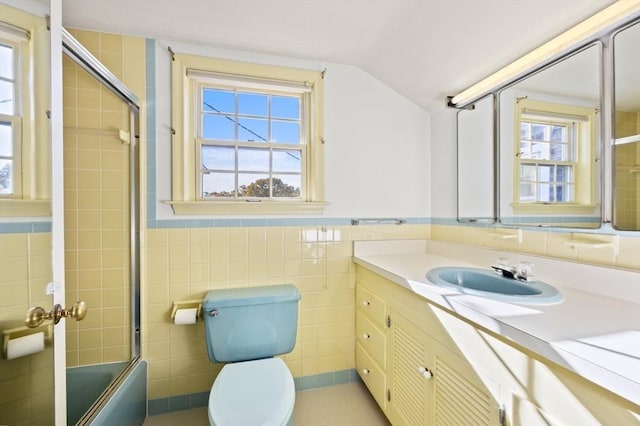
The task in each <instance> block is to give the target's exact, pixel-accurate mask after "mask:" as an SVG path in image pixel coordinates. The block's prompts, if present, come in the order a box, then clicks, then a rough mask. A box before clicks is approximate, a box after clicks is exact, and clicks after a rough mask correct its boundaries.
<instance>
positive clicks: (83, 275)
mask: <svg viewBox="0 0 640 426" xmlns="http://www.w3.org/2000/svg"><path fill="white" fill-rule="evenodd" d="M101 287H102V271H101V269H99V268H95V269H81V270H79V271H78V288H79V289H82V290H91V289H99V288H101Z"/></svg>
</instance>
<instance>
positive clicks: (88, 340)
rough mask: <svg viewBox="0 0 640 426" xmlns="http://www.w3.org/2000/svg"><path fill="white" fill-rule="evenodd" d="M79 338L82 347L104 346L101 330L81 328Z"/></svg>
mask: <svg viewBox="0 0 640 426" xmlns="http://www.w3.org/2000/svg"><path fill="white" fill-rule="evenodd" d="M78 340H79V342H80V348H81V349H94V348H102V333H101V332H100V330H95V329H92V330H80V331H79V332H78Z"/></svg>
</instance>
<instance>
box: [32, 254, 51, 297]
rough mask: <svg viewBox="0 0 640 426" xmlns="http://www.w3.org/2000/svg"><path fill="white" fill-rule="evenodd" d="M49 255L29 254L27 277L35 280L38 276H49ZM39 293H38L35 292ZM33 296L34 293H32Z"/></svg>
mask: <svg viewBox="0 0 640 426" xmlns="http://www.w3.org/2000/svg"><path fill="white" fill-rule="evenodd" d="M51 275H52V269H51V256H50V255H45V256H31V257H29V279H30V281H32V282H33V281H35V280H37V279H39V278H47V277H51ZM36 294H39V293H36ZM34 296H35V294H34Z"/></svg>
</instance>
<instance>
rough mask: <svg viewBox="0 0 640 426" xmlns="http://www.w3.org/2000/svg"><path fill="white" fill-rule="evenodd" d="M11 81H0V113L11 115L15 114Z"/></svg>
mask: <svg viewBox="0 0 640 426" xmlns="http://www.w3.org/2000/svg"><path fill="white" fill-rule="evenodd" d="M14 96H15V95H14V93H13V83H9V82H7V81H0V113H1V114H8V115H13V114H15V110H14V105H13V98H14Z"/></svg>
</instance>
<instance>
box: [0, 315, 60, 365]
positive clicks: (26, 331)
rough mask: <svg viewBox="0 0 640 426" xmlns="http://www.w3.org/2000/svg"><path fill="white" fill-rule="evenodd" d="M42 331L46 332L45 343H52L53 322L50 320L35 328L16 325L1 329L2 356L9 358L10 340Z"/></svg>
mask: <svg viewBox="0 0 640 426" xmlns="http://www.w3.org/2000/svg"><path fill="white" fill-rule="evenodd" d="M40 332H43V333H44V341H45V343H50V342H51V341H52V340H53V324H52V323H50V322H49V323H47V324H42V325H40V326H38V327H34V328H30V327H16V328H9V329H7V330H2V331H0V335H1V337H2V358H4V359H6V358H7V348H8V347H9V341H10V340H13V339H19V338H20V337H25V336H29V335H31V334H35V333H40Z"/></svg>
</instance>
